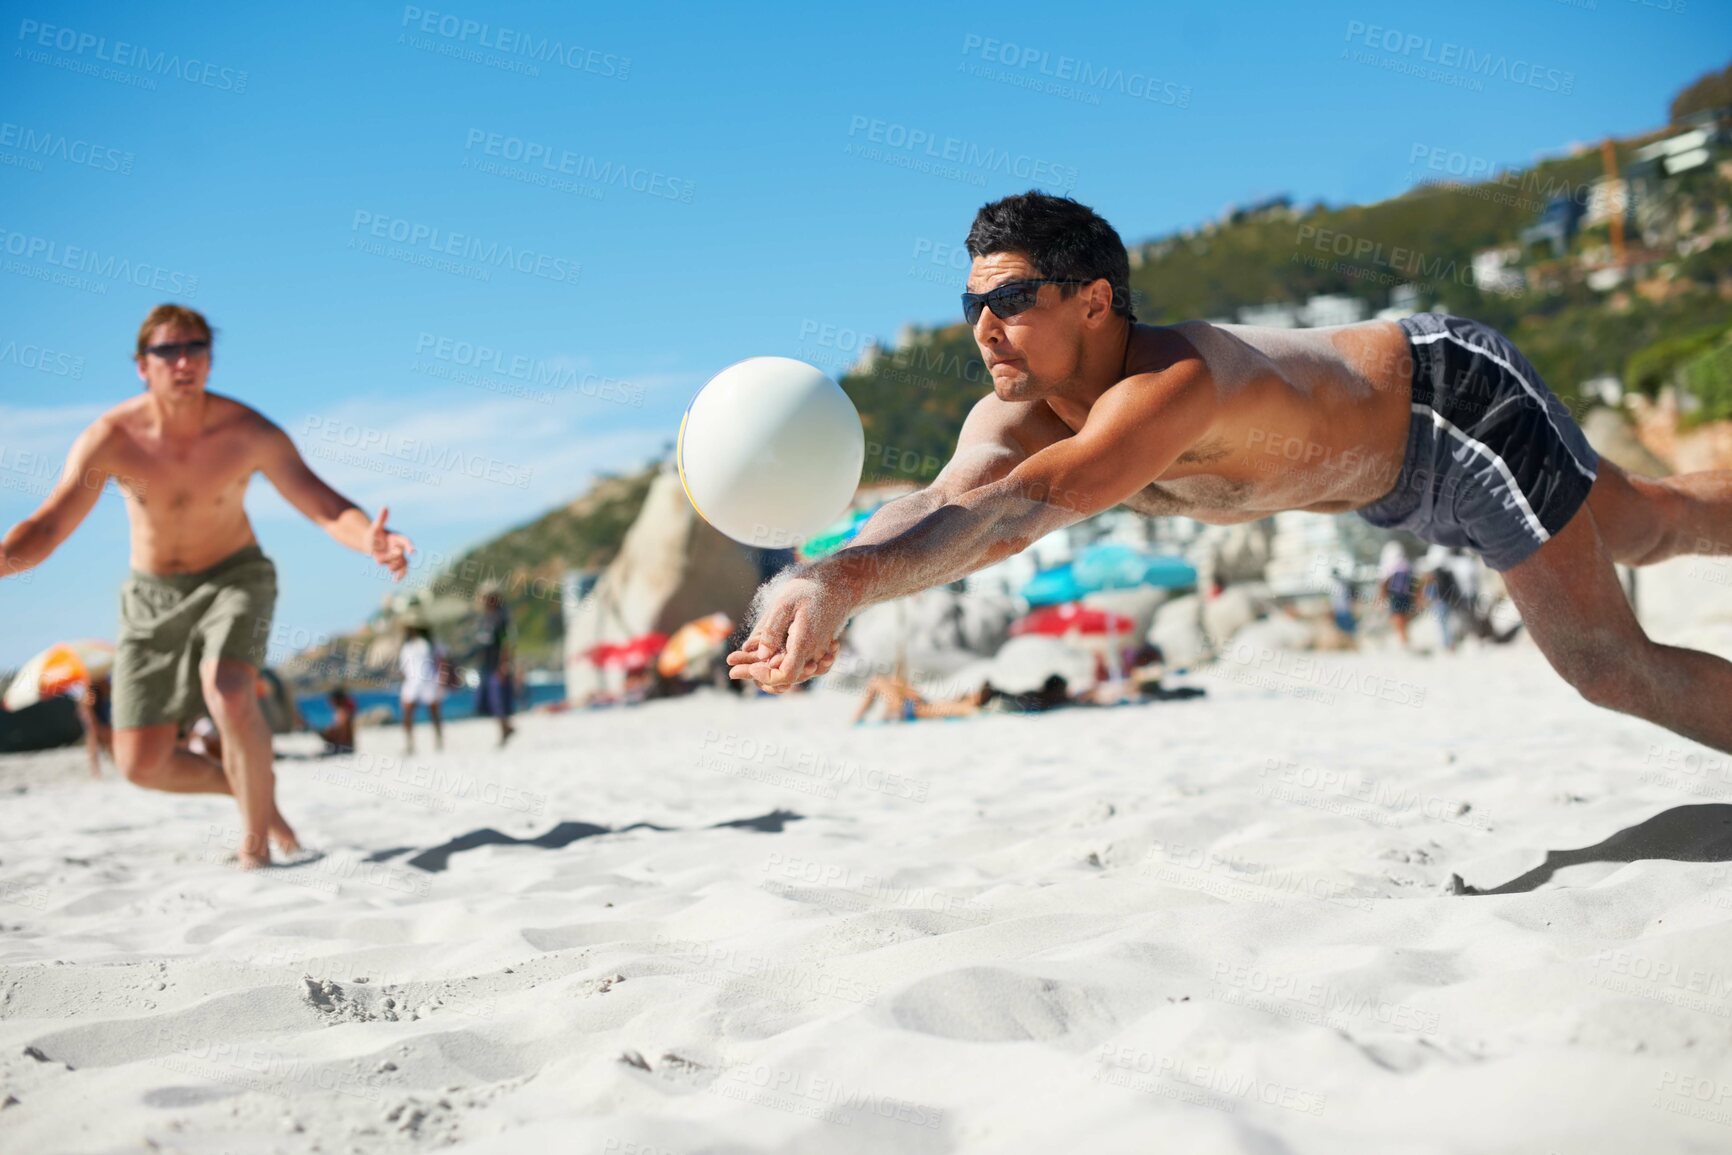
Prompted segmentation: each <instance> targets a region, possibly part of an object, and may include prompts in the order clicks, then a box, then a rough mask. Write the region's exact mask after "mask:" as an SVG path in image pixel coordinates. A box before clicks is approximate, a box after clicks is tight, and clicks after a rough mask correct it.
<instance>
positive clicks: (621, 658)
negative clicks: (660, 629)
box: [588, 633, 668, 670]
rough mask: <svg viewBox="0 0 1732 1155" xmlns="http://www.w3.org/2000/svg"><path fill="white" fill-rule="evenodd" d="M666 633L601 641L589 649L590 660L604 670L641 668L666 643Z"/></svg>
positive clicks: (649, 661) (646, 664) (647, 663)
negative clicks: (619, 640) (616, 640)
mask: <svg viewBox="0 0 1732 1155" xmlns="http://www.w3.org/2000/svg"><path fill="white" fill-rule="evenodd" d="M667 640H668V636H667V635H666V634H658V633H648V634H640V635H639V636H637V637H635V638H632V639H631V640H630V641H625V642H603V643H602V644H601V645H599V646H596V647H594V648H593V649H591V650H590V651H589V654H588V657H589V660H590V661H591V662H594V663H595V664H596V665H597V666H599V667H601V668H602V669H604V670H642V669H644V668H646V667H647V666H649V664H650V663H651V662H653V661H654V660H655V656H656V655H657V654H659V653H660V652H661V648H662V647H663V646H664V645H666V644H667Z"/></svg>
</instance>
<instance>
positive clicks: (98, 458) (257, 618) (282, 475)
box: [0, 305, 414, 868]
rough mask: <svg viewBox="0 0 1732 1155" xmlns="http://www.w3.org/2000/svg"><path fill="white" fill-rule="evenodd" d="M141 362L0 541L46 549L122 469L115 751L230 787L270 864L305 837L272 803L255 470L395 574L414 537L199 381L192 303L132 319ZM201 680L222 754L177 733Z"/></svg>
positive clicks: (11, 562) (173, 784)
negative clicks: (49, 487)
mask: <svg viewBox="0 0 1732 1155" xmlns="http://www.w3.org/2000/svg"><path fill="white" fill-rule="evenodd" d="M137 365H138V376H139V379H140V380H141V381H143V382H144V384H145V392H144V394H143V395H142V396H138V397H133V398H131V399H129V400H126V401H123V402H121V403H120V404H119V405H116V406H115V407H114V408H112V409H110V410H109V411H108V412H107V413H104V414H103V415H102V416H101V417H98V418H97V419H96V420H95V421H94V422H93V423H92V424H91V425H90V427H89V428H88V429H86V430H85V431H84V432H83V433H81V434H79V436H78V439H77V440H76V441H75V442H73V445H72V450H71V452H70V453H69V454H68V455H67V459H66V469H65V471H64V472H63V473H62V475H61V478H60V481H59V483H58V484H57V485H56V486H55V488H54V491H53V492H52V493H50V494H49V495H48V498H47V500H46V501H44V502H43V503H42V506H41V508H39V509H38V510H37V511H36V512H35V513H34V514H32V515H31V516H29V517H28V518H26V519H25V520H23V521H21V522H19V523H18V525H16V526H15V527H13V529H12V531H11V532H10V533H8V534H7V535H6V536H5V538H4V539H3V540H0V577H5V576H9V575H11V574H14V573H20V572H22V571H24V570H27V569H29V568H30V567H32V566H35V565H40V564H41V563H42V562H43V561H44V560H46V559H47V557H48V555H49V554H51V553H53V552H54V550H55V548H56V547H58V546H59V545H60V543H61V542H63V541H65V540H66V538H67V536H68V535H70V534H71V533H72V531H73V530H75V529H77V528H78V524H79V522H81V521H83V520H84V517H85V515H86V514H88V513H89V512H90V510H91V507H92V506H94V505H95V504H96V499H97V496H98V495H99V494H100V493H101V492H102V489H103V486H104V485H105V484H106V483H107V481H108V480H109V479H110V478H113V479H115V481H116V483H117V484H118V485H119V487H120V491H121V493H122V494H124V496H125V498H126V511H127V514H128V516H129V518H130V520H131V523H132V576H131V577H130V578H129V579H128V580H127V582H126V583H125V584H124V585H123V586H122V587H121V595H120V617H121V631H120V644H119V646H118V648H117V651H116V654H115V662H114V674H113V681H114V691H113V695H114V697H113V725H114V761H115V764H116V765H118V766H119V767H120V770H121V772H122V773H123V774H125V775H126V777H127V779H128V780H129V781H131V782H133V783H134V784H136V785H139V786H146V787H149V788H151V789H154V790H167V791H172V792H175V793H182V794H232V795H234V798H235V802H236V804H237V805H239V807H240V811H241V827H242V837H241V839H240V843H239V847H238V850H237V857H238V859H239V861H240V864H241V865H242V866H243V867H249V868H250V867H255V866H263V865H266V864H268V863H269V862H270V860H271V852H270V844H269V843H270V842H275V843H276V845H277V848H278V849H279V850H281V851H283V852H284V853H290V852H293V851H295V850H297V849H299V846H298V844H297V843H296V841H295V835H294V831H292V830H290V829H289V824H288V823H287V822H285V821H283V816H282V815H281V814H279V813H278V812H277V803H276V779H275V776H274V774H273V773H272V770H271V761H272V752H271V732H270V727H269V725H268V724H267V723H266V722H265V718H264V714H263V713H262V712H261V711H260V709H259V704H258V696H257V694H256V693H255V691H254V688H253V687H254V683H255V681H256V680H257V676H258V669H259V667H260V666H262V665H263V664H264V656H265V646H266V643H267V642H268V641H269V634H270V626H271V612H272V609H273V608H274V606H275V604H276V596H277V584H276V568H275V567H274V566H273V565H272V564H271V561H270V559H269V558H267V557H266V556H265V555H264V553H263V552H262V551H261V550H260V549H259V545H258V541H257V539H256V538H254V537H253V529H252V526H251V525H250V524H249V523H248V521H247V514H246V508H245V506H244V505H243V503H242V499H243V497H244V496H245V494H246V488H247V482H248V481H249V480H250V479H251V478H252V475H253V474H254V473H255V472H262V473H263V474H264V475H265V476H266V477H268V478H269V479H270V481H271V484H273V485H275V486H276V487H277V490H278V492H280V493H281V494H282V495H283V496H284V497H285V498H287V499H288V500H289V503H290V504H291V505H293V506H294V507H295V508H296V509H298V510H300V511H301V512H302V513H303V514H305V515H306V516H307V517H308V518H309V519H311V520H312V521H313V522H314V523H315V524H317V525H319V526H320V527H321V528H323V529H324V530H325V531H326V532H327V533H329V534H330V535H331V536H332V537H334V538H336V539H337V540H338V541H339V542H341V543H342V544H343V545H346V546H348V547H349V548H350V549H353V550H357V551H359V552H361V553H364V554H369V555H371V556H372V557H373V559H374V560H375V561H377V562H378V563H379V564H380V565H383V566H385V567H386V568H387V569H389V570H390V571H391V573H392V575H393V577H395V578H397V579H401V578H402V576H403V574H404V573H405V572H406V571H407V570H408V567H409V561H408V555H409V553H411V552H412V551H413V549H414V546H413V545H411V544H410V542H409V539H408V538H406V537H403V536H402V535H401V534H397V533H393V532H392V531H391V530H389V529H387V528H386V527H385V513H386V511H385V510H383V509H381V510H380V511H379V516H378V517H376V518H374V519H372V521H371V522H369V521H368V519H367V515H366V514H365V513H363V512H362V511H361V509H360V507H358V506H357V505H355V503H354V502H352V501H350V500H349V499H348V498H346V497H344V496H343V495H342V494H340V493H338V492H337V491H336V490H334V489H332V488H331V487H330V486H328V485H326V484H325V483H324V482H323V481H321V480H320V479H319V478H318V477H317V476H316V475H315V474H314V473H313V471H312V470H310V469H308V468H307V465H306V462H304V461H302V460H301V455H300V453H299V451H298V450H296V448H295V446H294V443H293V442H292V441H290V440H289V437H288V435H287V434H286V433H284V432H283V431H282V430H281V429H279V428H277V427H276V426H275V425H273V424H271V423H270V422H269V421H268V420H266V419H265V418H264V417H263V416H262V415H260V414H259V413H258V412H257V411H255V410H253V409H250V408H248V407H247V406H245V405H243V404H241V403H240V402H239V401H236V400H234V399H233V398H230V397H224V396H221V395H220V394H216V393H209V392H206V391H205V379H206V378H207V377H208V376H209V375H210V366H211V328H210V325H209V324H207V323H206V321H205V319H204V318H203V317H202V316H200V315H199V314H198V313H197V312H194V311H193V310H192V309H188V308H184V307H182V306H179V305H159V306H157V307H156V308H155V309H153V310H152V311H151V313H150V316H148V317H146V318H145V321H144V325H143V326H142V327H141V328H140V329H139V331H138V349H137ZM201 690H202V692H203V699H204V704H205V705H206V706H207V707H208V708H209V710H210V712H211V715H212V717H213V718H214V719H215V720H216V723H217V727H218V730H219V731H220V733H221V735H222V751H223V753H222V762H221V764H220V765H219V764H218V763H216V762H213V761H211V760H210V759H208V758H204V757H202V756H200V755H198V754H195V753H193V752H192V751H190V750H186V749H177V748H176V745H175V738H176V733H177V731H178V729H179V723H180V722H182V721H183V720H185V719H186V718H187V717H188V716H190V715H191V714H192V713H193V712H194V711H196V710H197V709H198V707H199V695H200V691H201ZM267 835H268V836H269V841H267Z"/></svg>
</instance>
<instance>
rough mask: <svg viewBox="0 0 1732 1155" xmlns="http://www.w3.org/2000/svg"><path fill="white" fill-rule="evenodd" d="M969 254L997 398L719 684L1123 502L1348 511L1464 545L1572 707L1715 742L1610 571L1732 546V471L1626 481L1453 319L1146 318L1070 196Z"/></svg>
mask: <svg viewBox="0 0 1732 1155" xmlns="http://www.w3.org/2000/svg"><path fill="white" fill-rule="evenodd" d="M967 247H968V252H969V255H970V256H971V257H972V258H973V260H972V263H971V265H970V268H969V274H968V281H967V292H965V293H964V294H963V297H962V307H963V315H964V317H965V319H966V320H967V322H968V323H969V325H971V326H972V327H973V330H974V333H973V335H974V340H975V344H976V345H977V347H978V348H979V350H980V354H981V357H982V358H983V360H984V361H985V364H986V366H987V370H988V372H989V373H990V374H991V377H992V387H993V389H992V392H991V393H990V394H988V395H987V396H985V397H982V398H981V399H980V400H979V401H977V402H976V403H975V405H974V407H973V408H972V409H971V410H970V412H969V414H968V417H967V419H966V420H965V421H964V422H963V426H962V432H961V435H960V436H959V438H958V441H957V448H956V452H955V454H954V456H953V457H952V458H951V460H950V461H949V462H948V463H947V464H946V465H945V466H944V468H943V469H942V470H941V471H940V472H939V474H938V476H937V477H936V478H935V479H934V481H933V482H932V483H931V484H930V485H928V486H927V487H926V488H925V489H922V490H919V491H917V492H915V493H913V494H910V495H908V496H905V497H902V498H899V499H898V500H896V501H892V502H890V503H888V504H887V505H885V506H883V507H882V508H880V509H879V510H878V511H877V513H875V514H874V515H873V516H872V518H871V520H870V521H868V522H867V523H866V524H865V525H864V526H863V527H862V528H861V530H860V533H859V535H858V536H856V537H855V538H854V539H853V541H852V542H851V543H850V544H849V545H848V546H847V547H846V548H844V549H841V550H838V551H836V552H835V553H833V554H830V555H829V556H827V557H824V558H820V559H817V560H814V561H811V562H807V563H804V564H802V565H798V566H795V567H793V568H791V569H789V570H786V571H784V572H783V574H782V575H779V576H778V577H777V578H776V579H773V580H772V582H771V583H770V584H769V585H767V586H766V587H764V588H763V589H762V590H760V593H759V597H758V599H757V603H756V609H757V612H756V614H755V618H754V624H753V627H752V633H751V635H750V636H749V637H748V638H747V640H746V642H745V644H744V645H743V646H742V647H741V648H740V649H739V650H736V651H735V652H733V653H732V654H730V655H729V656H728V662H729V665H730V666H731V667H732V669H731V671H730V676H731V677H734V678H740V679H747V678H749V679H752V680H754V681H756V682H757V683H758V684H759V685H761V686H763V687H765V688H766V689H769V690H772V691H775V692H782V691H785V690H787V689H788V688H790V687H792V686H793V685H795V684H796V683H799V682H802V681H804V680H806V679H808V678H811V677H814V676H816V675H817V674H819V673H822V672H823V671H824V670H827V669H828V668H829V666H830V664H831V663H833V662H834V660H835V653H836V644H835V642H836V638H837V636H838V634H839V633H840V631H841V629H842V627H843V625H844V624H846V622H847V620H848V618H849V616H850V615H851V614H853V613H854V612H855V611H856V610H859V609H861V608H862V607H865V606H870V605H873V604H876V603H878V602H881V601H886V600H889V599H892V598H898V597H905V596H907V595H908V594H912V593H915V592H917V591H919V590H923V589H927V588H930V587H933V586H938V585H944V584H946V583H949V582H954V581H957V580H958V579H960V578H962V577H964V576H965V575H967V574H970V573H973V572H974V571H976V570H978V569H980V568H982V567H984V566H987V565H991V564H992V563H993V562H996V561H998V560H1000V559H1002V558H1005V557H1008V556H1010V555H1012V554H1015V553H1018V552H1020V551H1021V550H1023V549H1025V548H1027V546H1028V545H1029V544H1031V543H1032V542H1034V541H1036V540H1038V539H1039V538H1041V537H1044V536H1045V535H1046V534H1049V533H1052V532H1053V531H1054V530H1057V529H1060V528H1063V527H1064V526H1066V525H1069V524H1072V523H1074V522H1077V521H1080V520H1082V519H1084V518H1086V517H1090V516H1092V515H1094V514H1096V513H1099V512H1101V511H1102V510H1106V509H1110V508H1112V507H1114V506H1116V505H1120V504H1123V505H1126V506H1128V507H1129V508H1131V509H1132V510H1135V511H1137V512H1139V513H1143V514H1145V515H1148V516H1153V517H1163V516H1173V515H1180V516H1185V517H1191V518H1195V519H1197V520H1199V521H1204V522H1211V523H1214V524H1223V525H1225V524H1233V523H1238V522H1246V521H1252V520H1256V519H1258V518H1263V517H1267V516H1269V515H1270V514H1273V513H1276V512H1279V511H1282V510H1288V509H1298V510H1308V511H1314V512H1319V513H1343V512H1348V511H1352V512H1356V513H1358V514H1359V516H1360V517H1362V518H1363V519H1365V520H1366V521H1368V522H1370V523H1371V524H1372V525H1375V526H1379V527H1383V528H1386V529H1393V530H1404V531H1407V532H1409V533H1412V534H1414V535H1416V536H1418V537H1420V538H1422V539H1424V540H1426V541H1429V542H1432V543H1434V544H1442V545H1460V546H1465V547H1467V548H1469V549H1471V550H1473V551H1474V552H1476V553H1478V554H1479V555H1480V557H1481V558H1482V559H1483V560H1484V562H1485V563H1486V565H1488V566H1489V567H1491V568H1492V569H1493V570H1495V571H1497V572H1498V573H1499V574H1501V576H1502V579H1503V582H1504V585H1505V588H1506V589H1507V590H1508V592H1509V596H1510V597H1511V599H1512V600H1513V601H1514V602H1515V605H1516V607H1517V608H1518V609H1519V610H1520V612H1521V616H1522V618H1523V621H1524V623H1525V625H1526V627H1527V629H1528V630H1529V631H1530V632H1531V634H1532V636H1533V639H1534V642H1535V643H1536V644H1537V645H1538V646H1539V648H1540V651H1541V653H1543V654H1544V655H1545V657H1546V659H1547V661H1548V662H1550V663H1551V665H1552V667H1553V668H1554V669H1555V670H1556V671H1557V672H1558V673H1559V674H1560V675H1561V676H1562V677H1563V678H1564V679H1565V680H1566V681H1568V682H1569V683H1570V684H1571V685H1572V686H1574V687H1575V688H1576V690H1577V691H1578V692H1579V693H1580V694H1581V695H1582V696H1583V697H1585V698H1586V699H1587V700H1588V701H1589V702H1592V703H1594V704H1597V705H1599V706H1602V707H1605V708H1607V709H1611V710H1617V711H1621V712H1624V713H1628V714H1632V715H1635V716H1637V717H1641V718H1645V719H1647V720H1649V721H1651V722H1654V723H1656V724H1658V725H1661V726H1664V727H1666V728H1668V729H1670V730H1673V731H1675V732H1676V733H1678V734H1681V735H1683V736H1685V737H1687V738H1691V739H1694V740H1696V741H1699V742H1702V743H1704V744H1705V745H1708V746H1712V747H1714V748H1715V749H1718V750H1722V751H1729V752H1732V711H1728V710H1727V709H1726V708H1725V703H1726V702H1727V701H1729V700H1732V663H1728V662H1727V661H1725V660H1724V659H1722V658H1719V657H1716V656H1714V655H1711V654H1706V653H1702V652H1699V651H1696V650H1690V649H1685V648H1683V647H1679V646H1670V645H1662V644H1660V643H1658V642H1655V641H1654V640H1653V639H1651V638H1649V637H1648V636H1647V634H1646V633H1644V632H1643V630H1642V627H1641V624H1640V623H1639V622H1638V621H1637V620H1636V616H1635V613H1634V611H1633V610H1632V609H1631V606H1630V603H1629V599H1628V597H1627V596H1626V594H1625V591H1624V588H1623V586H1622V585H1621V584H1620V582H1619V581H1618V578H1617V574H1616V572H1615V571H1614V569H1613V563H1614V562H1622V563H1624V564H1626V565H1649V564H1652V563H1654V562H1658V561H1662V560H1664V559H1666V558H1672V557H1678V556H1681V555H1688V554H1726V553H1729V552H1732V471H1713V472H1700V473H1687V474H1679V475H1676V476H1672V477H1666V478H1661V479H1648V478H1643V477H1636V476H1632V475H1630V474H1628V473H1626V472H1625V471H1624V470H1623V469H1621V468H1619V467H1618V466H1617V465H1616V464H1614V463H1613V462H1611V461H1608V460H1604V459H1602V458H1601V457H1600V456H1599V455H1598V454H1597V453H1595V451H1594V449H1593V447H1592V446H1591V445H1590V444H1589V443H1588V440H1587V438H1586V437H1585V436H1584V435H1583V434H1582V431H1581V429H1580V427H1579V426H1578V425H1577V424H1576V422H1575V419H1574V418H1573V417H1572V416H1571V415H1570V412H1569V410H1568V409H1567V408H1565V406H1564V405H1563V403H1562V402H1560V401H1559V400H1558V398H1557V397H1555V396H1554V395H1553V394H1552V393H1551V391H1550V390H1549V389H1548V388H1547V387H1546V384H1545V382H1544V381H1543V380H1541V378H1540V375H1539V374H1538V372H1536V371H1535V370H1534V367H1533V366H1532V365H1531V364H1530V363H1529V362H1528V360H1527V358H1526V357H1524V356H1523V355H1522V354H1521V352H1520V351H1519V350H1517V349H1516V348H1515V346H1514V345H1512V344H1511V343H1510V342H1509V340H1508V339H1507V338H1505V337H1504V336H1503V335H1502V334H1501V333H1498V332H1497V331H1495V330H1493V329H1492V328H1490V327H1489V326H1486V325H1483V324H1480V323H1478V322H1475V321H1471V320H1468V319H1467V318H1464V317H1456V316H1450V315H1447V314H1442V313H1419V314H1416V315H1414V316H1410V317H1406V318H1404V319H1402V320H1400V321H1370V322H1365V323H1362V324H1355V325H1343V326H1337V327H1332V328H1321V329H1272V328H1259V327H1252V326H1243V325H1216V324H1212V323H1210V322H1207V321H1184V322H1180V323H1178V324H1174V325H1145V324H1139V323H1137V321H1136V319H1135V317H1134V316H1133V315H1132V313H1131V308H1130V283H1129V282H1130V270H1129V262H1128V259H1127V256H1126V253H1125V249H1124V245H1123V243H1122V242H1121V241H1120V239H1119V235H1118V233H1117V232H1115V231H1114V230H1113V228H1112V226H1111V225H1109V224H1108V223H1107V222H1106V221H1105V220H1103V219H1101V217H1100V216H1098V215H1097V214H1096V213H1095V212H1094V211H1093V210H1091V209H1089V208H1087V207H1086V206H1084V205H1081V204H1078V203H1077V202H1076V201H1074V200H1071V199H1069V198H1065V197H1055V196H1049V195H1047V194H1045V193H1040V192H1029V193H1025V194H1021V195H1018V196H1011V197H1006V198H1004V199H1003V200H999V201H995V202H993V203H991V204H988V205H985V206H984V207H983V208H981V210H980V212H979V213H978V214H977V215H976V217H975V219H974V223H973V227H972V228H971V229H970V231H969V235H968V244H967ZM1295 439H1296V443H1295Z"/></svg>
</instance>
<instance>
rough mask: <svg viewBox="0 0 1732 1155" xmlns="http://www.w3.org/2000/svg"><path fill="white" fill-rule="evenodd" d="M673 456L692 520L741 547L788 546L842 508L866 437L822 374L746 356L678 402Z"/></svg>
mask: <svg viewBox="0 0 1732 1155" xmlns="http://www.w3.org/2000/svg"><path fill="white" fill-rule="evenodd" d="M675 459H676V461H677V462H678V465H679V471H680V483H681V484H682V485H684V486H685V490H686V497H688V498H689V499H690V500H691V503H692V508H693V509H695V510H697V512H698V516H699V517H702V518H703V519H704V520H705V521H707V522H709V523H710V524H711V525H713V526H715V527H716V528H717V529H719V530H721V531H722V532H723V533H725V534H727V535H728V536H729V537H731V538H733V539H734V540H735V541H737V542H740V543H742V544H744V545H750V546H756V547H758V548H760V549H792V548H793V547H795V546H797V545H799V544H800V543H801V542H803V541H805V540H806V539H807V538H810V537H812V536H814V535H815V534H817V533H818V532H819V531H820V530H822V529H824V528H825V527H827V526H829V525H830V524H831V523H832V522H834V521H835V520H836V519H837V518H839V517H841V516H842V514H843V513H845V512H846V511H847V509H848V506H849V504H850V503H851V502H852V501H853V500H854V491H855V490H856V489H857V488H858V487H859V485H860V471H861V469H862V467H863V466H864V465H865V463H866V435H865V433H864V431H863V430H862V429H861V428H860V414H859V413H858V412H857V411H856V410H855V409H854V403H853V402H852V401H850V400H849V399H848V395H847V394H846V393H844V392H842V387H841V386H840V385H837V384H836V382H834V381H832V380H830V378H829V377H828V376H826V375H825V374H824V372H823V371H822V370H820V369H818V368H816V367H815V366H812V365H808V364H806V362H804V361H796V360H794V359H793V358H792V357H748V358H747V359H746V360H744V361H740V362H738V363H737V364H733V365H729V366H728V367H727V368H726V369H723V370H722V371H721V372H720V373H717V374H716V375H715V376H714V377H712V378H710V380H709V383H708V384H706V385H705V386H704V387H703V388H702V389H700V390H698V395H697V396H696V397H693V398H692V403H691V404H690V405H688V406H686V413H685V416H684V417H683V418H681V419H680V434H679V442H678V448H677V449H676V450H675Z"/></svg>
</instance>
